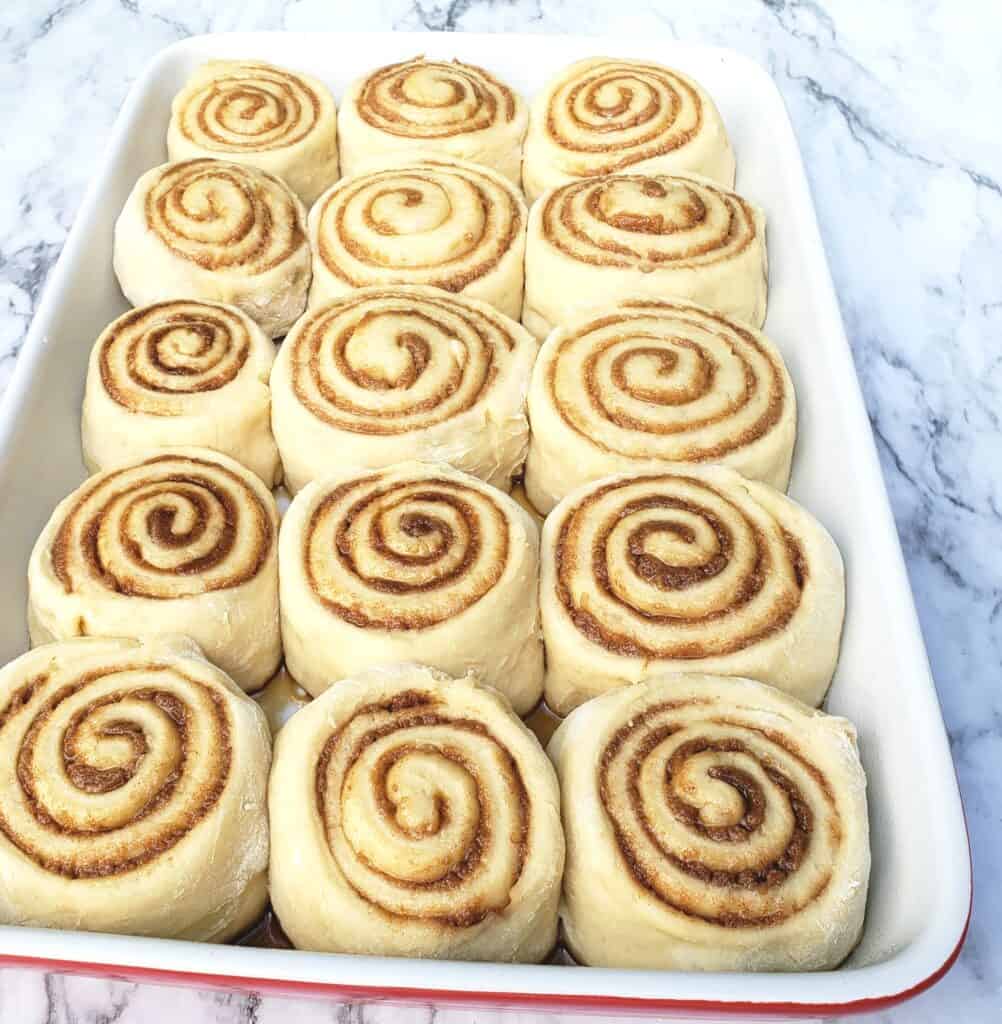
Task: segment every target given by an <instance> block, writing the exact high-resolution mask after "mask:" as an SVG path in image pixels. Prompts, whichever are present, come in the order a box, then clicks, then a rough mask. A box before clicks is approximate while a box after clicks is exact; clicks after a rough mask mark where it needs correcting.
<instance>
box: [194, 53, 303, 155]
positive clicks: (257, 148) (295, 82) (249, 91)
mask: <svg viewBox="0 0 1002 1024" xmlns="http://www.w3.org/2000/svg"><path fill="white" fill-rule="evenodd" d="M320 107H321V103H320V98H319V97H318V96H317V94H316V92H315V91H314V90H313V89H312V88H311V87H310V85H309V84H308V83H307V82H306V81H305V80H304V79H302V78H300V77H299V76H298V75H294V74H292V73H291V72H289V71H284V70H282V69H280V68H273V67H268V66H264V65H254V64H244V65H241V66H240V67H239V68H236V69H233V70H231V71H228V72H227V73H225V74H222V75H218V76H217V77H215V78H213V79H212V80H211V81H210V82H208V83H207V84H206V85H205V86H203V87H202V88H201V89H199V90H198V92H197V93H195V95H194V96H193V97H192V98H191V99H190V100H189V106H188V107H187V108H185V109H184V110H182V111H181V112H180V114H181V116H180V117H178V118H177V124H178V127H179V128H180V130H181V133H182V134H183V135H184V137H185V138H186V139H188V141H189V142H192V143H194V144H195V145H198V146H204V147H207V148H210V149H215V150H219V151H221V152H232V153H239V152H241V151H250V152H261V151H263V150H271V149H283V148H285V147H288V146H294V145H296V143H298V142H301V141H302V140H303V139H305V138H306V137H307V135H309V134H310V132H311V131H312V130H313V129H314V127H315V126H316V123H317V121H318V120H319V118H320ZM192 108H194V109H192ZM189 122H194V124H195V125H197V126H198V132H197V133H194V134H193V133H192V132H191V131H190V130H189V127H188V126H189Z"/></svg>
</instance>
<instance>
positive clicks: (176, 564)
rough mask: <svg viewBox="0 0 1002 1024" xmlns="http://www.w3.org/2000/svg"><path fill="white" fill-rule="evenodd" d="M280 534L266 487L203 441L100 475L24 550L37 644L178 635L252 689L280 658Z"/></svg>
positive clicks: (74, 495)
mask: <svg viewBox="0 0 1002 1024" xmlns="http://www.w3.org/2000/svg"><path fill="white" fill-rule="evenodd" d="M277 531H278V512H277V510H276V508H275V501H274V499H273V498H272V496H271V492H270V491H269V490H268V488H267V487H265V486H264V484H263V483H262V482H261V480H260V479H259V478H258V477H257V476H255V475H254V474H253V473H251V472H249V471H248V470H246V469H244V467H243V466H241V465H240V464H239V463H238V462H235V461H234V460H233V459H231V458H229V457H228V456H226V455H222V454H220V453H219V452H213V451H210V450H209V449H207V448H177V449H173V450H167V451H163V452H161V453H160V454H158V455H151V456H150V457H149V458H147V459H145V460H144V461H142V462H137V463H134V464H131V465H127V466H122V467H120V468H118V469H113V470H108V471H106V472H104V473H98V474H97V475H96V476H92V477H91V478H90V479H89V480H87V481H86V482H85V483H83V484H82V485H81V486H80V487H78V488H77V489H76V490H75V491H74V492H73V493H72V494H71V495H69V497H67V498H65V499H64V500H63V501H61V502H60V503H59V505H57V506H56V510H55V511H54V512H53V513H52V516H51V518H50V519H49V521H48V523H47V524H46V526H45V529H44V530H43V531H42V533H41V536H40V537H39V538H38V540H37V541H36V543H35V547H34V550H33V551H32V553H31V560H30V562H29V564H28V627H29V632H30V634H31V642H32V645H33V646H37V645H38V644H45V643H49V642H50V641H53V640H66V639H70V638H72V637H80V636H119V637H144V636H151V635H159V636H162V635H164V634H174V633H181V634H184V635H187V636H190V637H191V638H192V639H193V640H195V641H196V642H197V643H198V644H199V645H200V646H201V648H202V649H203V650H204V651H205V653H206V655H207V656H208V657H209V658H210V659H211V660H212V662H213V663H214V664H216V665H218V666H219V667H220V668H221V669H223V671H224V672H226V673H227V674H228V675H229V676H231V677H232V678H233V679H234V680H235V681H236V682H237V683H238V684H239V685H240V686H241V687H243V688H244V689H245V690H255V689H257V688H258V687H260V686H263V685H264V684H265V683H266V682H267V681H268V680H269V679H270V678H271V677H272V676H273V675H274V674H275V672H276V671H277V669H278V666H279V663H280V662H281V659H282V646H281V636H280V629H279V619H278V557H277V551H276V548H277Z"/></svg>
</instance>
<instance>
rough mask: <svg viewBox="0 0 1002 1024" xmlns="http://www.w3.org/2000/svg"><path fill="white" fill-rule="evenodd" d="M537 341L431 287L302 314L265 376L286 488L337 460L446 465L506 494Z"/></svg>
mask: <svg viewBox="0 0 1002 1024" xmlns="http://www.w3.org/2000/svg"><path fill="white" fill-rule="evenodd" d="M536 351H537V346H536V343H535V341H534V339H533V338H532V336H531V335H530V334H529V333H528V331H526V330H525V329H524V328H522V327H521V326H520V325H519V324H516V323H515V322H514V321H512V320H509V319H508V318H507V317H505V316H502V315H501V314H500V313H498V312H496V311H495V310H494V309H493V308H491V307H490V306H488V305H486V304H485V303H482V302H476V301H474V300H471V299H467V298H464V297H462V296H452V295H449V294H447V293H445V292H442V291H439V290H437V289H432V288H421V287H407V286H386V287H383V288H369V289H364V290H361V291H358V292H355V293H353V294H352V295H350V296H347V297H346V298H344V299H342V300H340V301H337V302H334V303H330V304H327V305H324V306H321V307H318V308H317V309H315V310H313V311H312V312H310V313H308V314H307V315H306V316H305V317H304V318H303V319H302V320H300V322H299V323H298V324H297V325H296V328H295V329H294V330H293V332H292V333H291V334H290V335H289V337H288V338H287V339H286V341H285V343H284V345H283V346H282V349H281V352H280V354H279V358H278V365H277V367H276V370H275V372H274V375H273V377H272V388H273V392H274V416H273V418H274V423H275V433H276V437H277V438H278V442H279V446H280V447H281V449H282V455H283V462H284V463H285V470H286V478H287V480H288V482H289V486H290V487H291V488H292V490H293V491H298V490H299V489H300V488H301V487H302V486H304V484H305V483H307V482H308V481H309V480H311V479H315V478H317V477H320V476H324V475H326V474H327V473H330V472H334V471H335V470H336V469H337V468H338V467H339V466H342V465H344V464H345V463H346V462H353V463H355V464H356V465H360V466H372V467H373V468H377V467H382V466H386V465H389V464H391V463H394V462H399V461H402V460H404V459H406V458H407V457H413V458H419V459H420V458H424V459H436V460H441V461H446V462H449V463H450V464H452V465H455V466H456V467H457V468H459V469H463V470H466V471H467V472H469V473H472V474H474V475H475V476H479V477H481V478H483V479H485V480H487V481H489V482H490V483H493V484H496V485H497V486H499V487H503V488H505V489H507V488H508V487H509V486H510V481H511V477H512V475H513V474H514V473H515V471H516V470H517V469H518V468H519V467H520V466H521V464H522V461H523V460H524V458H525V451H526V448H527V446H528V441H529V425H528V421H527V420H526V417H525V408H524V406H525V393H526V391H527V390H528V382H529V374H530V372H531V368H532V364H533V360H534V359H535V356H536Z"/></svg>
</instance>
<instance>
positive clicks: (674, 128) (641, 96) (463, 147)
mask: <svg viewBox="0 0 1002 1024" xmlns="http://www.w3.org/2000/svg"><path fill="white" fill-rule="evenodd" d="M167 150H168V155H169V157H170V159H171V160H191V159H197V158H202V157H208V158H211V159H222V160H231V161H233V162H235V163H240V164H244V165H246V166H249V167H254V168H258V169H260V170H263V171H266V172H268V173H269V174H273V175H276V176H277V177H280V178H282V179H284V180H285V181H287V182H288V184H289V186H290V188H291V189H292V191H293V192H295V193H296V194H297V195H298V196H299V197H300V199H302V201H303V202H304V203H306V204H307V205H310V204H311V203H313V202H314V201H315V200H316V199H317V198H318V197H319V196H320V194H321V193H322V192H323V191H324V189H326V188H327V187H328V186H329V185H331V184H332V183H333V182H334V181H335V180H336V179H337V178H338V176H339V175H344V176H346V177H350V176H352V175H355V174H357V173H358V172H359V171H360V170H361V169H363V168H365V167H367V166H371V165H372V164H373V163H376V162H379V161H383V160H385V159H386V158H388V157H390V158H392V157H393V156H396V155H398V154H400V153H401V152H409V153H416V154H419V155H421V156H430V157H435V158H438V157H447V158H451V159H457V160H469V161H472V162H473V163H476V164H480V165H483V166H485V167H490V168H492V169H493V170H495V171H497V172H498V173H499V174H501V175H503V176H504V177H505V178H507V179H508V180H509V181H511V183H512V184H513V185H515V186H516V187H518V188H522V187H524V189H525V192H526V195H527V196H528V197H529V199H530V200H534V199H536V198H537V197H538V196H540V195H541V194H542V193H543V192H545V191H546V190H547V189H549V188H552V187H553V186H554V185H563V184H567V183H568V182H570V181H576V180H579V179H582V178H592V177H599V176H601V175H604V174H612V173H616V172H620V171H624V170H642V171H653V172H658V173H674V172H677V171H678V172H682V173H695V174H700V175H703V176H705V177H707V178H711V179H712V180H714V181H717V182H719V183H720V184H721V185H724V186H727V187H729V186H731V185H733V184H734V154H733V152H732V150H731V145H730V142H729V140H728V137H727V133H726V131H725V129H724V125H723V122H722V121H721V118H720V114H719V113H718V111H717V108H716V106H715V105H714V103H713V100H712V99H711V98H710V96H709V95H708V94H707V93H706V91H705V90H704V89H703V88H702V86H700V85H699V84H698V83H697V82H695V81H693V80H692V79H691V78H690V77H689V76H688V75H685V74H683V73H682V72H681V71H678V70H675V69H672V68H667V67H663V66H661V65H659V64H655V63H653V62H650V61H640V60H624V59H618V58H609V57H592V58H589V59H586V60H581V61H578V62H576V63H575V64H572V65H571V66H570V67H567V68H565V69H564V70H563V71H561V72H560V73H559V74H558V75H556V76H555V77H554V78H553V79H552V80H551V81H550V82H549V83H548V84H547V85H546V86H545V87H544V88H543V90H542V91H541V92H540V93H539V94H538V95H537V96H536V98H535V99H534V101H533V103H532V105H531V109H530V107H529V106H528V105H527V104H526V103H525V101H524V100H523V99H522V97H521V96H520V95H519V94H518V93H517V92H516V91H515V90H514V89H512V88H511V87H510V86H508V85H507V84H506V83H505V82H502V81H500V80H499V79H498V78H497V77H496V76H495V75H493V74H491V73H490V72H489V71H487V70H485V69H484V68H480V67H476V66H474V65H472V64H464V63H463V62H461V61H459V60H452V61H437V60H426V59H425V58H424V57H416V58H414V59H412V60H407V61H402V62H400V63H397V64H390V65H387V66H385V67H381V68H377V69H376V70H375V71H372V72H370V73H369V74H367V75H364V76H363V77H361V78H359V79H358V80H356V81H355V82H353V83H352V84H351V85H350V86H349V87H348V89H347V91H346V92H345V95H344V97H343V98H342V101H341V107H340V111H338V109H337V108H336V104H335V100H334V96H333V95H332V94H331V91H330V90H329V89H328V88H327V86H326V85H324V84H323V83H322V82H320V81H319V80H318V79H316V78H314V77H312V76H310V75H306V74H303V73H302V72H298V71H292V70H289V69H287V68H281V67H277V66H275V65H273V64H267V63H264V62H262V61H253V60H215V61H210V62H208V63H207V64H204V65H202V66H201V67H200V68H198V69H197V70H196V71H195V72H194V74H192V76H191V77H190V78H189V79H188V81H187V82H186V83H185V86H184V88H183V89H182V90H181V91H180V92H179V93H178V95H177V96H176V97H175V98H174V101H173V104H172V106H171V119H170V125H169V127H168V131H167ZM523 151H524V152H523Z"/></svg>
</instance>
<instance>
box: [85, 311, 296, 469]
mask: <svg viewBox="0 0 1002 1024" xmlns="http://www.w3.org/2000/svg"><path fill="white" fill-rule="evenodd" d="M274 361H275V347H274V345H273V344H272V343H271V341H270V340H269V339H268V338H267V337H266V336H265V334H264V332H263V331H262V330H261V328H260V327H258V326H257V324H255V323H254V321H253V320H251V319H250V317H248V316H247V315H246V313H242V312H241V311H240V310H239V309H237V308H236V307H235V306H224V305H221V304H219V303H215V302H192V301H188V300H184V299H176V300H174V301H173V302H157V303H154V304H153V305H152V306H143V307H141V308H139V309H133V310H131V311H130V312H128V313H125V314H124V315H123V316H120V317H119V318H118V319H117V320H114V321H112V323H110V324H109V325H108V326H107V327H106V328H105V330H104V331H103V332H102V333H101V335H100V337H99V338H98V339H97V342H96V343H95V345H94V348H93V350H92V351H91V356H90V362H89V364H88V368H87V385H86V388H85V390H84V402H83V422H82V428H81V433H82V435H83V454H84V462H85V463H86V464H87V468H88V469H89V470H90V471H91V472H92V473H96V472H98V471H99V470H102V469H107V468H109V467H111V466H115V465H119V464H121V463H124V462H133V461H136V460H138V459H140V458H142V457H143V456H144V455H151V454H153V453H155V452H157V451H161V450H163V449H164V448H176V447H178V446H179V445H183V446H192V445H196V446H199V447H205V448H212V449H213V450H215V451H220V452H223V453H224V454H225V455H229V456H230V457H231V458H234V459H236V460H237V462H239V463H241V464H242V465H244V466H246V467H247V468H248V469H249V470H251V472H253V473H256V474H257V475H258V476H259V477H260V478H261V479H262V480H263V481H264V482H265V484H267V485H268V486H269V487H274V486H275V484H277V483H278V481H279V480H280V479H281V476H282V465H281V463H280V462H279V459H278V448H277V447H276V446H275V439H274V438H273V437H272V434H271V393H270V391H269V390H268V377H269V376H270V374H271V367H272V364H273V363H274Z"/></svg>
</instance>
